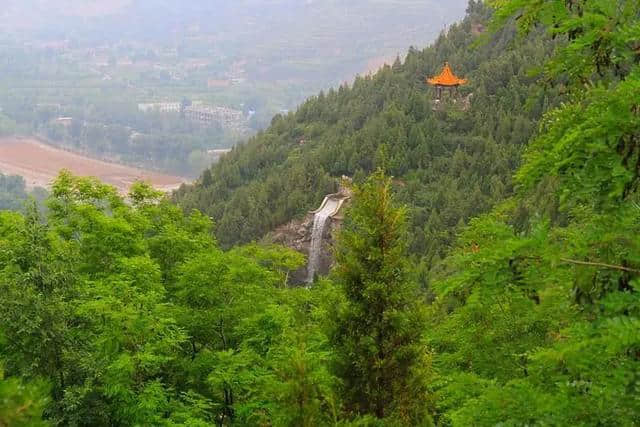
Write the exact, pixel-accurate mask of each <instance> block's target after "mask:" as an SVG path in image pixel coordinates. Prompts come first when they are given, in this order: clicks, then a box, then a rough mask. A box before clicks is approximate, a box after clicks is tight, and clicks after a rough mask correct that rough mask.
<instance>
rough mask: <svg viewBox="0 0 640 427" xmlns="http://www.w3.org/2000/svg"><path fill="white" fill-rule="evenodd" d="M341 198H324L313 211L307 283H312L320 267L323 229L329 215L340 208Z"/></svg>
mask: <svg viewBox="0 0 640 427" xmlns="http://www.w3.org/2000/svg"><path fill="white" fill-rule="evenodd" d="M341 202H342V200H336V199H334V198H331V197H327V198H325V200H324V202H323V203H322V206H320V209H318V210H317V211H316V212H315V215H314V217H313V228H312V231H311V244H310V245H309V263H308V265H307V283H308V284H311V283H313V279H314V277H315V275H316V273H317V272H318V269H319V267H320V255H321V252H322V238H323V237H324V229H325V227H326V225H327V220H328V219H329V217H330V216H332V215H335V213H336V211H337V210H338V209H339V208H340V206H341V204H342V203H341Z"/></svg>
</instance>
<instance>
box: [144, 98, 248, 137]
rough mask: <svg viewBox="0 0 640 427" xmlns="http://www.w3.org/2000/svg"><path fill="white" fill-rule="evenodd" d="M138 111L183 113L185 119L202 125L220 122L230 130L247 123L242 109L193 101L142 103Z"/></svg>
mask: <svg viewBox="0 0 640 427" xmlns="http://www.w3.org/2000/svg"><path fill="white" fill-rule="evenodd" d="M138 111H141V112H144V113H150V112H158V113H183V114H184V117H185V118H186V119H187V120H191V121H193V122H197V123H201V124H204V125H211V124H220V125H221V126H223V127H225V128H227V129H232V130H243V129H245V128H246V125H247V117H245V115H244V113H243V112H242V111H240V110H236V109H233V108H228V107H221V106H210V105H205V104H203V103H193V104H192V105H189V106H185V105H183V104H182V103H181V102H152V103H142V104H138Z"/></svg>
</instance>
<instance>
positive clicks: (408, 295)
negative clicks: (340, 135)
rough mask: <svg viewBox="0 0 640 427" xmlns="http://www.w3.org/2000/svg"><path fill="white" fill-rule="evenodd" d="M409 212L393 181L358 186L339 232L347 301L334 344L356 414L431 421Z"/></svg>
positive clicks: (340, 277) (379, 178)
mask: <svg viewBox="0 0 640 427" xmlns="http://www.w3.org/2000/svg"><path fill="white" fill-rule="evenodd" d="M406 241H407V239H406V210H405V208H404V207H399V206H397V205H396V204H395V203H394V200H393V196H392V190H391V180H390V178H388V177H386V176H385V175H384V173H383V172H381V171H378V172H376V173H375V174H373V175H372V176H371V177H370V178H369V179H368V180H367V181H366V182H365V183H364V184H363V185H362V186H360V187H356V188H355V191H354V201H353V204H352V206H351V208H350V209H349V214H348V216H347V221H346V222H345V224H344V228H343V230H342V231H341V233H340V236H339V238H338V246H337V251H336V252H337V253H336V261H337V266H336V269H335V275H336V280H337V282H338V283H340V284H341V285H342V286H343V288H344V292H345V295H346V299H347V304H346V305H345V308H344V310H343V311H342V312H341V313H340V316H339V318H338V319H337V321H336V322H337V327H336V328H335V330H334V335H333V342H334V345H335V347H336V349H337V351H338V353H339V363H338V370H339V372H338V373H339V375H340V376H341V378H342V380H343V383H344V387H345V388H344V391H345V402H346V405H347V409H348V410H349V411H350V412H352V413H353V414H354V415H370V416H374V417H376V418H387V419H393V420H394V421H395V422H397V423H398V422H399V423H400V424H404V425H423V424H429V423H430V418H429V415H428V411H427V403H426V402H427V395H426V378H427V374H428V370H429V363H428V360H426V359H427V356H428V355H427V352H426V349H425V347H424V346H423V344H422V343H421V338H422V332H421V331H422V330H423V328H424V324H423V312H422V309H421V307H422V305H421V304H420V302H419V298H418V297H417V295H418V293H417V287H416V285H415V284H414V283H412V282H411V281H410V280H409V279H408V274H407V271H408V261H407V246H406Z"/></svg>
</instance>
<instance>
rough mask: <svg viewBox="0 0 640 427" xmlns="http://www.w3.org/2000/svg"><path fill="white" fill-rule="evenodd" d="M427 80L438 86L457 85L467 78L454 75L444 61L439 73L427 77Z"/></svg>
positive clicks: (463, 82) (464, 81)
mask: <svg viewBox="0 0 640 427" xmlns="http://www.w3.org/2000/svg"><path fill="white" fill-rule="evenodd" d="M427 82H429V84H432V85H438V86H458V85H463V84H465V83H466V82H467V79H461V78H459V77H456V76H455V75H454V74H453V71H451V67H449V63H447V62H445V63H444V68H442V71H441V72H440V74H439V75H437V76H435V77H433V78H430V79H427Z"/></svg>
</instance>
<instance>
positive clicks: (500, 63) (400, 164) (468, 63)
mask: <svg viewBox="0 0 640 427" xmlns="http://www.w3.org/2000/svg"><path fill="white" fill-rule="evenodd" d="M489 15H490V12H489V10H488V9H486V8H485V7H484V6H483V5H481V4H480V3H475V2H473V1H472V2H471V3H470V6H469V9H468V16H467V17H466V18H465V19H464V21H462V22H461V23H460V24H459V25H454V26H453V27H452V28H451V29H450V30H449V32H448V33H447V34H446V35H442V36H441V37H440V38H439V39H438V40H437V41H436V42H435V43H434V45H432V46H430V47H428V48H426V49H424V50H422V51H418V50H416V49H413V48H412V49H411V50H410V52H409V54H408V56H407V58H406V60H405V61H404V63H400V62H399V61H396V63H395V64H394V65H393V66H390V67H389V66H387V67H385V68H383V69H381V70H380V71H379V72H378V73H377V74H376V75H374V76H366V77H360V78H357V79H356V81H355V82H354V83H353V85H352V86H350V87H347V86H342V87H340V88H339V89H338V90H330V91H329V92H328V93H326V94H325V93H321V94H319V95H318V96H316V97H313V98H311V99H309V100H308V101H307V102H305V103H304V104H303V105H302V106H301V107H300V108H299V109H298V111H297V112H295V113H291V114H289V115H287V116H276V117H275V118H274V119H273V121H272V125H271V127H270V128H269V129H267V130H266V131H264V132H262V133H261V134H259V135H258V136H256V137H255V138H253V139H251V140H250V141H248V142H247V143H246V144H245V145H242V146H239V147H237V148H236V149H234V151H233V152H232V153H230V154H229V155H227V156H226V157H225V158H224V159H223V160H222V161H221V162H220V163H219V164H217V165H214V166H212V168H211V169H209V170H206V171H205V172H204V174H203V175H202V177H201V179H200V180H199V182H198V183H197V184H196V185H195V186H192V187H183V188H182V189H181V190H179V191H178V192H177V193H176V196H175V198H176V200H177V201H178V203H179V204H180V205H182V207H183V208H184V209H187V210H190V209H193V208H197V209H200V210H202V211H204V212H206V213H208V214H209V215H210V216H212V217H213V218H214V220H215V222H216V224H217V235H218V238H219V240H220V242H221V243H222V244H223V245H225V246H231V245H234V244H237V243H241V242H247V241H251V240H253V239H258V238H260V237H261V236H263V235H264V234H265V233H267V232H268V231H270V230H271V229H273V228H274V227H276V226H278V225H280V224H282V223H285V222H287V221H289V220H291V219H292V218H294V217H296V216H299V215H302V214H303V213H304V212H305V211H307V210H308V209H310V208H312V207H314V206H315V205H316V204H318V203H319V202H320V201H321V199H322V197H323V196H324V195H325V194H326V193H328V192H331V191H332V190H334V189H335V186H336V183H337V181H338V178H339V177H341V176H342V175H348V176H352V177H354V179H355V180H356V181H359V180H361V179H362V178H363V177H364V176H366V175H367V174H368V173H370V172H371V171H373V170H374V169H375V168H377V167H383V168H385V169H387V171H388V172H389V173H390V174H392V175H393V176H395V177H396V180H395V183H396V186H397V189H396V190H397V192H398V193H399V196H400V199H401V201H403V202H404V203H407V204H408V205H409V206H410V208H411V218H412V230H411V231H412V232H411V236H412V241H411V249H412V251H413V252H414V253H420V254H421V255H422V256H423V257H424V259H425V261H426V262H427V264H430V263H431V261H432V260H433V258H434V257H440V256H442V254H443V253H444V250H445V248H446V247H447V246H448V245H450V243H451V241H452V239H453V236H454V229H455V227H456V226H457V225H458V224H460V223H462V222H464V221H465V220H466V219H468V218H469V217H471V216H474V215H477V214H479V213H481V212H484V211H486V210H487V209H489V208H490V207H491V206H492V204H493V203H494V202H496V201H498V200H502V199H503V198H504V197H505V196H507V195H509V194H510V193H511V191H512V182H511V175H512V172H513V171H514V169H515V168H516V166H517V165H518V161H519V160H518V159H519V157H520V154H521V150H522V147H523V144H524V143H525V142H526V141H527V140H528V139H529V137H530V136H531V135H532V134H533V132H534V129H535V126H536V121H537V120H538V119H539V117H540V116H541V114H542V112H543V111H544V110H545V109H546V107H547V105H548V104H549V100H548V99H547V96H548V95H545V94H543V92H542V89H541V88H539V87H536V86H534V85H533V83H534V79H533V78H531V77H529V71H530V69H531V68H532V67H533V66H535V65H537V64H540V63H541V62H542V60H543V59H544V57H545V56H546V55H547V54H548V52H549V50H550V49H551V48H550V47H549V44H548V43H547V44H546V45H543V43H542V40H541V38H540V37H532V38H530V39H528V40H527V41H524V42H523V43H522V44H521V45H520V46H518V49H517V50H515V49H511V48H510V47H511V46H512V41H513V39H514V32H513V31H511V30H504V31H502V32H500V33H499V34H498V35H497V36H495V37H493V38H492V39H491V40H490V41H489V42H488V43H484V44H477V43H476V41H477V40H478V38H479V35H480V33H482V32H483V29H484V24H485V23H486V20H487V18H488V16H489ZM445 61H449V62H450V63H451V64H452V67H453V69H454V71H455V72H456V73H457V74H460V75H462V76H465V77H467V78H468V79H469V82H470V83H469V85H468V86H464V87H462V88H461V95H460V97H461V99H465V100H468V101H469V102H470V104H469V105H468V108H465V107H464V104H465V103H464V102H462V101H459V102H458V103H457V104H452V103H450V102H444V103H442V104H440V106H438V107H437V108H436V106H435V103H434V100H433V92H432V91H431V90H430V89H429V88H428V87H427V86H426V85H425V83H424V78H425V76H427V75H433V74H434V73H437V72H439V70H440V68H441V67H442V64H443V63H444V62H445Z"/></svg>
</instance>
